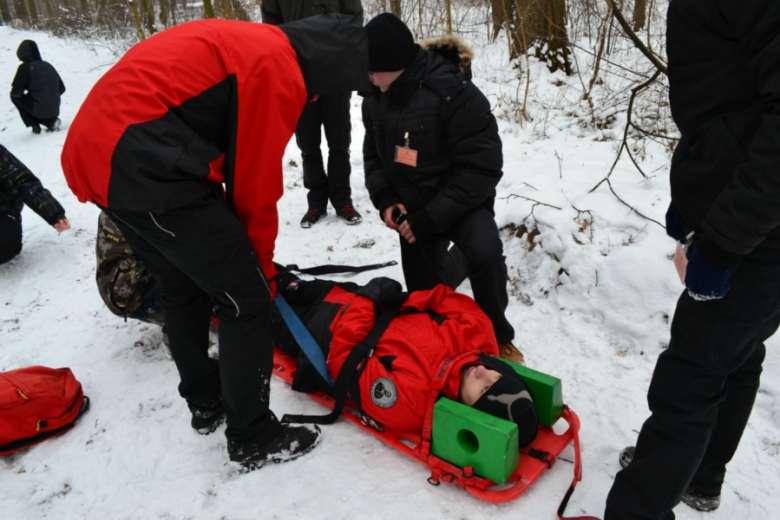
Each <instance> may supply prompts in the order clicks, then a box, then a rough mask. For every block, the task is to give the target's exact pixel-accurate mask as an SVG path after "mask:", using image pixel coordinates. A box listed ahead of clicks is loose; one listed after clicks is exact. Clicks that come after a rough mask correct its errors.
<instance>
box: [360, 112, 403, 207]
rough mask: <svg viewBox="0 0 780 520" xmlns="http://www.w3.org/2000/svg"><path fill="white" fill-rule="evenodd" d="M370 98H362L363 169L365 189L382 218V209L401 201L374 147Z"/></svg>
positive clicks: (374, 137)
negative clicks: (364, 131)
mask: <svg viewBox="0 0 780 520" xmlns="http://www.w3.org/2000/svg"><path fill="white" fill-rule="evenodd" d="M370 103H371V99H370V98H365V99H364V100H363V126H364V127H365V129H366V134H365V137H364V138H363V169H364V172H365V177H366V189H367V190H368V194H369V196H370V197H371V202H372V203H373V204H374V207H375V208H376V209H378V210H379V212H380V214H379V217H380V218H382V213H381V212H382V210H384V209H385V208H387V207H388V206H392V205H393V204H398V203H399V202H401V197H399V196H398V194H397V193H396V192H395V190H394V189H393V187H392V186H391V185H390V182H389V180H388V179H387V175H385V171H384V167H383V166H382V159H381V158H380V157H379V152H377V149H376V135H375V132H374V120H373V118H372V117H371V108H370V106H369V105H370Z"/></svg>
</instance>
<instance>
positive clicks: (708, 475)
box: [605, 249, 780, 520]
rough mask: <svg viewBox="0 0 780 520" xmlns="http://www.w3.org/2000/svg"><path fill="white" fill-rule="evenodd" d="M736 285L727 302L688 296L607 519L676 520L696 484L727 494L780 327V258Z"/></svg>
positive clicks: (767, 259)
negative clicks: (732, 463) (767, 344)
mask: <svg viewBox="0 0 780 520" xmlns="http://www.w3.org/2000/svg"><path fill="white" fill-rule="evenodd" d="M730 284H731V289H730V290H729V292H728V294H727V295H726V297H725V298H723V299H721V300H713V301H706V302H700V301H695V300H693V299H692V298H690V297H689V296H688V294H687V293H683V295H682V296H681V297H680V299H679V300H678V302H677V310H676V311H675V316H674V320H673V322H672V339H671V342H670V344H669V348H668V349H667V350H666V351H665V352H664V353H662V354H661V355H660V356H659V358H658V363H657V365H656V367H655V372H654V373H653V379H652V381H651V383H650V389H649V390H648V395H647V400H648V404H649V405H650V411H651V412H652V415H651V416H650V418H649V419H648V420H647V421H646V422H645V424H644V425H643V426H642V430H641V432H640V433H639V438H638V440H637V445H636V452H635V456H634V460H633V462H632V463H631V465H630V466H629V467H628V468H626V469H624V470H623V471H620V472H619V473H618V474H617V476H616V477H615V483H614V484H613V486H612V490H611V491H610V493H609V496H608V498H607V509H606V513H605V520H615V519H620V520H639V519H648V520H649V519H653V520H655V519H658V518H663V519H672V518H674V513H672V512H671V510H672V508H673V507H674V506H675V505H676V504H677V503H678V502H679V500H680V497H681V496H682V493H683V492H684V491H685V489H686V488H687V487H688V485H689V484H693V485H697V486H698V485H702V486H703V488H698V487H697V488H696V489H697V491H700V492H704V493H707V492H710V493H712V494H717V493H719V491H720V485H721V484H722V479H723V475H724V474H725V465H726V463H727V462H728V461H729V460H731V458H732V456H733V455H734V452H735V450H736V449H737V445H738V444H739V440H740V438H741V436H742V433H743V431H744V429H745V425H746V423H747V420H748V417H749V415H750V410H751V409H752V407H753V402H754V400H755V396H756V392H757V390H758V386H759V377H760V374H761V363H762V362H763V359H764V353H765V348H764V341H765V340H766V339H767V338H769V337H770V336H772V334H774V333H775V331H776V330H777V328H778V326H779V325H780V306H779V305H778V304H779V301H778V300H780V252H779V251H771V250H769V251H767V250H762V249H757V250H756V251H754V252H753V253H751V254H750V255H748V256H746V257H745V258H743V260H742V263H741V264H740V266H739V268H738V269H737V271H736V272H735V273H734V275H733V276H732V277H731V280H730ZM704 488H706V489H704Z"/></svg>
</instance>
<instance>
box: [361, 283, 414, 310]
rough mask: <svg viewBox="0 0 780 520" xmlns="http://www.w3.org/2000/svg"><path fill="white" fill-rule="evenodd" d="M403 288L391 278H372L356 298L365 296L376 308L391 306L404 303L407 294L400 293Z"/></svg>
mask: <svg viewBox="0 0 780 520" xmlns="http://www.w3.org/2000/svg"><path fill="white" fill-rule="evenodd" d="M402 289H403V287H402V286H401V284H400V283H398V282H396V281H395V280H393V279H392V278H386V277H384V276H382V277H379V278H374V279H373V280H371V281H370V282H368V283H367V284H366V285H364V286H363V287H362V288H361V289H360V290H359V291H358V293H357V294H358V296H365V297H366V298H368V299H369V300H371V301H372V302H374V305H376V306H377V307H381V306H383V305H393V304H398V303H403V302H404V301H406V298H407V296H408V294H406V293H404V292H402Z"/></svg>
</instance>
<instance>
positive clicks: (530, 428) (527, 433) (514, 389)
mask: <svg viewBox="0 0 780 520" xmlns="http://www.w3.org/2000/svg"><path fill="white" fill-rule="evenodd" d="M479 361H480V363H483V364H485V365H486V366H487V367H488V368H490V369H492V370H495V371H496V372H499V373H500V374H501V379H499V380H498V381H496V382H495V383H493V386H491V387H490V388H488V390H487V391H486V392H485V393H484V394H482V396H481V397H480V398H479V399H477V402H476V403H474V409H476V410H479V411H481V412H485V413H488V414H490V415H493V416H495V417H499V418H501V419H505V420H507V421H510V422H513V423H515V424H517V440H518V444H519V445H520V448H523V447H525V446H528V445H529V444H531V442H532V441H533V440H534V439H535V438H536V433H537V431H538V425H539V421H538V419H537V417H536V407H535V406H534V401H533V397H532V396H531V392H530V390H529V389H528V386H527V385H526V384H525V381H523V378H522V377H521V376H520V374H518V373H517V372H515V371H514V369H512V367H510V366H509V365H507V364H506V363H504V362H503V361H501V360H498V359H495V358H491V357H488V356H484V355H483V356H480V359H479Z"/></svg>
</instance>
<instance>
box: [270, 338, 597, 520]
mask: <svg viewBox="0 0 780 520" xmlns="http://www.w3.org/2000/svg"><path fill="white" fill-rule="evenodd" d="M274 373H275V374H276V375H277V376H279V377H280V378H282V379H283V380H285V381H286V382H287V383H289V384H292V380H293V376H294V375H295V358H293V357H291V356H288V355H287V354H285V353H283V352H282V351H281V350H279V349H277V348H275V349H274ZM310 396H311V398H312V399H314V400H315V401H317V402H318V403H320V404H322V405H323V406H326V407H327V408H329V409H333V399H332V398H331V397H330V396H327V395H325V394H322V393H318V394H310ZM344 409H345V411H346V412H347V413H344V414H343V415H342V416H343V417H344V418H345V419H347V420H348V421H351V422H353V423H354V424H355V425H356V426H357V427H358V428H361V429H362V430H363V431H365V432H366V433H369V434H371V435H373V436H374V437H376V438H377V439H379V440H381V441H382V442H384V443H385V444H388V445H389V446H392V447H393V448H395V449H397V450H398V451H400V452H401V453H403V454H404V455H407V456H409V457H411V458H413V459H414V460H416V461H417V462H419V463H420V464H422V465H423V466H425V467H427V468H428V469H430V470H431V476H430V478H429V479H428V482H429V483H431V484H433V485H439V484H440V483H441V482H446V483H448V484H455V485H457V486H459V487H461V488H463V489H465V490H466V491H467V492H468V493H470V494H471V495H474V496H475V497H477V498H479V499H480V500H485V501H488V502H494V503H500V502H510V501H512V500H516V499H517V498H519V497H520V496H521V495H522V494H523V493H525V492H526V490H528V488H529V487H531V485H532V484H533V483H534V482H535V481H536V479H538V478H539V476H540V475H541V474H542V473H544V471H545V470H546V469H549V468H551V467H552V466H553V464H554V463H555V461H556V459H557V457H558V455H560V454H561V452H562V451H563V450H564V448H566V446H568V445H569V444H570V443H572V442H573V443H574V480H573V481H572V484H571V487H570V488H569V491H568V492H567V493H566V496H565V497H564V499H563V502H561V506H560V507H559V509H558V516H559V517H560V518H563V516H562V515H563V511H564V509H565V507H566V504H567V502H568V500H569V497H570V496H571V494H572V492H573V491H574V487H575V486H576V485H577V482H579V481H580V480H581V479H582V466H581V463H580V442H579V435H578V432H579V429H580V420H579V417H577V414H575V413H574V412H573V411H572V410H570V409H569V408H568V407H565V408H564V412H563V419H564V420H565V421H566V422H567V423H568V424H569V428H568V429H567V430H566V431H565V432H563V433H562V434H560V435H559V434H557V433H555V432H554V431H553V429H552V428H549V427H547V426H542V425H540V426H539V434H538V435H537V437H536V440H534V441H533V443H531V445H530V446H528V447H526V448H523V449H521V450H520V453H521V457H520V464H519V466H518V467H517V469H516V470H515V472H514V473H513V474H512V476H511V477H510V479H509V481H508V482H507V483H506V484H504V485H503V486H498V485H497V484H496V483H494V482H492V481H490V480H488V479H486V478H482V477H480V476H478V475H475V474H474V471H473V468H471V467H466V468H461V467H459V466H455V465H453V464H450V463H449V462H447V461H445V460H442V459H440V458H438V457H436V456H434V455H432V454H431V453H430V430H429V429H426V430H427V439H426V438H424V436H426V432H425V431H424V432H423V433H422V434H410V433H400V432H396V431H392V430H387V429H386V430H385V431H383V432H380V431H377V430H376V429H374V428H372V427H371V426H369V425H367V424H364V423H363V422H362V421H361V419H360V417H359V415H358V414H357V412H356V411H355V410H354V409H353V408H350V407H349V406H346V407H345V408H344ZM578 518H581V519H583V520H585V519H588V518H592V517H578ZM593 520H596V519H593Z"/></svg>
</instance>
